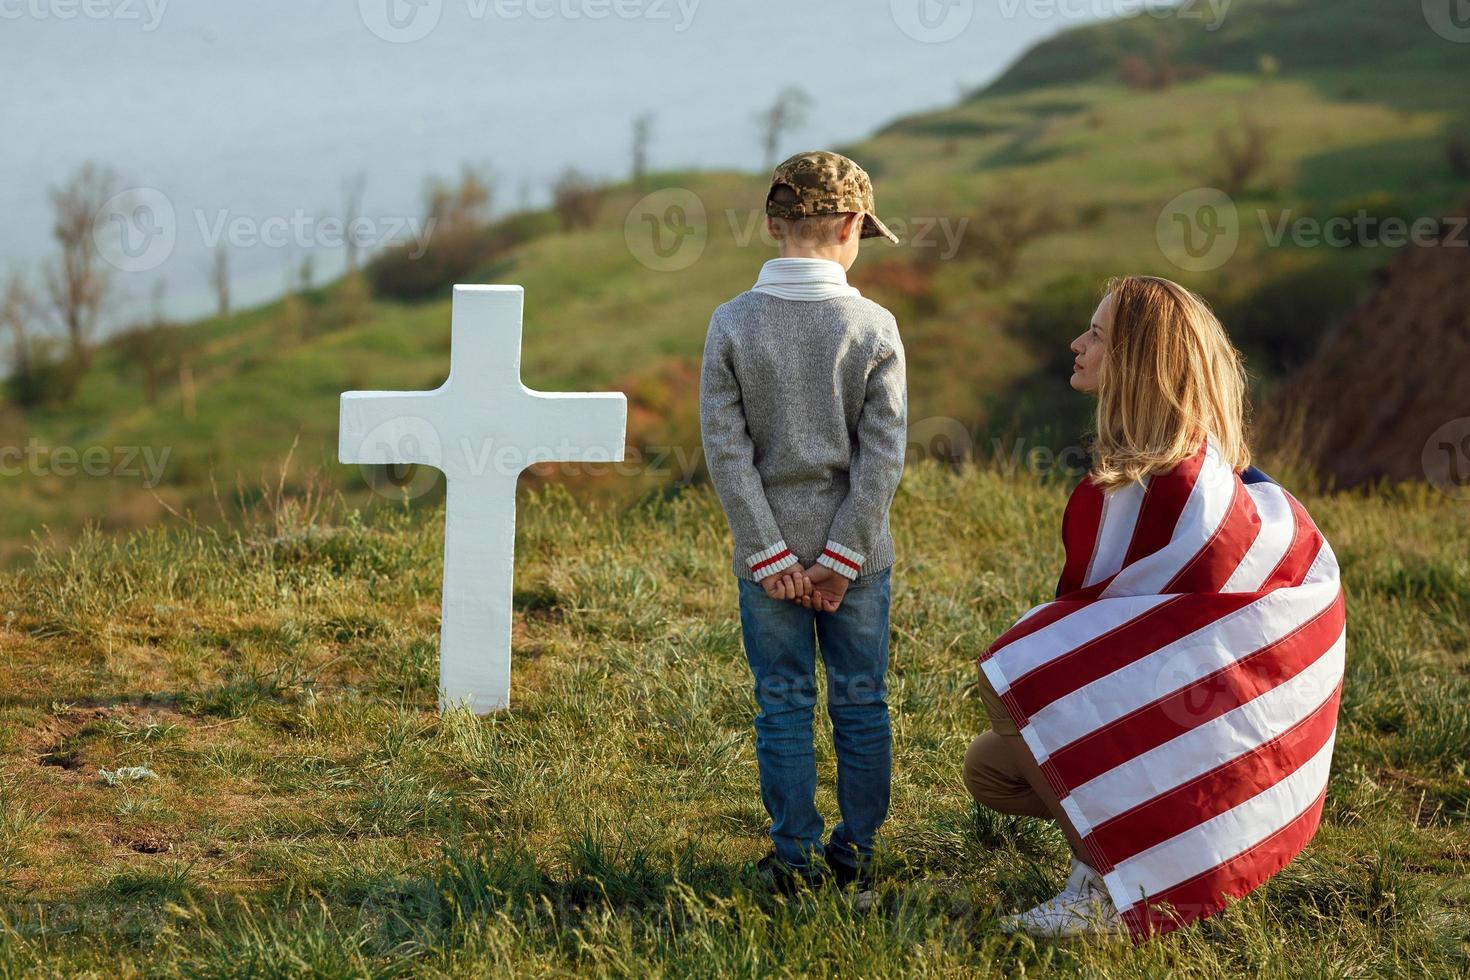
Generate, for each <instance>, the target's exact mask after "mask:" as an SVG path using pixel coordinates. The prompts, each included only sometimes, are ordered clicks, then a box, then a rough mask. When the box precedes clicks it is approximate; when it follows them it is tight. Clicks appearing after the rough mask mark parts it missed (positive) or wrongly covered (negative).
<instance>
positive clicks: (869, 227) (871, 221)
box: [862, 214, 899, 245]
mask: <svg viewBox="0 0 1470 980" xmlns="http://www.w3.org/2000/svg"><path fill="white" fill-rule="evenodd" d="M862 237H863V238H886V239H888V240H889V241H890V242H892V243H893V244H895V245H897V244H898V243H899V242H898V236H897V235H895V234H894V233H893V232H891V231H889V230H888V226H887V225H885V224H884V223H883V222H881V221H879V220H878V216H877V215H875V214H865V215H863V234H862Z"/></svg>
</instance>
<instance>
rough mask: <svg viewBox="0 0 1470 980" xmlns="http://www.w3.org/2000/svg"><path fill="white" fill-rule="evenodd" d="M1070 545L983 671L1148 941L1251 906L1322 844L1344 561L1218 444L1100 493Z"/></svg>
mask: <svg viewBox="0 0 1470 980" xmlns="http://www.w3.org/2000/svg"><path fill="white" fill-rule="evenodd" d="M1250 472H1254V471H1250ZM1062 538H1063V544H1064V546H1065V550H1066V566H1065V568H1064V570H1063V572H1062V576H1061V581H1060V583H1059V584H1058V586H1057V598H1056V599H1055V600H1053V601H1051V602H1047V603H1044V604H1042V605H1040V606H1037V607H1036V608H1034V609H1032V610H1031V611H1030V612H1028V613H1027V614H1026V615H1025V616H1023V617H1022V618H1021V619H1020V621H1019V622H1017V623H1016V625H1015V626H1013V627H1011V629H1010V630H1008V631H1007V632H1006V633H1005V634H1004V635H1002V636H1001V637H1000V639H998V640H996V642H995V643H994V644H993V645H992V646H991V647H990V649H989V650H987V651H986V652H985V654H984V655H983V656H982V657H981V658H980V664H981V668H982V669H983V670H984V671H985V673H986V675H987V677H989V679H990V681H991V683H992V684H994V685H995V689H996V692H997V693H998V694H1000V696H1001V699H1002V700H1003V701H1004V702H1005V705H1006V708H1007V710H1008V711H1009V713H1010V715H1011V717H1012V718H1013V719H1014V720H1015V722H1016V724H1017V726H1018V727H1019V728H1020V732H1021V735H1022V736H1023V737H1024V738H1025V739H1026V744H1027V745H1028V746H1030V748H1031V750H1032V752H1034V753H1035V755H1036V759H1037V761H1038V763H1039V764H1040V766H1041V769H1042V771H1043V772H1045V774H1046V777H1047V779H1048V780H1049V781H1050V783H1051V786H1052V789H1054V790H1055V791H1056V794H1057V796H1058V798H1060V799H1061V801H1062V805H1063V807H1064V808H1065V809H1066V812H1067V815H1068V816H1069V817H1070V818H1071V820H1072V823H1073V824H1074V825H1075V826H1076V828H1077V831H1078V833H1079V834H1080V835H1081V836H1082V837H1083V840H1084V843H1085V844H1086V846H1087V850H1088V852H1089V855H1090V860H1091V863H1092V864H1093V866H1094V867H1095V868H1097V870H1098V871H1099V872H1100V873H1101V874H1102V875H1103V877H1104V880H1105V881H1106V882H1107V887H1108V891H1109V894H1110V895H1111V897H1112V899H1113V903H1114V904H1115V905H1116V906H1117V908H1118V911H1119V912H1120V913H1121V914H1122V917H1123V921H1124V922H1125V923H1126V925H1127V927H1128V929H1129V931H1130V932H1131V933H1132V934H1133V936H1134V938H1135V939H1142V938H1144V937H1147V936H1149V935H1157V934H1160V933H1164V932H1167V931H1169V930H1171V929H1174V928H1177V927H1178V926H1180V925H1183V924H1185V923H1188V922H1191V921H1193V920H1195V919H1199V918H1203V917H1205V916H1208V915H1212V914H1214V913H1215V912H1217V911H1219V910H1220V909H1222V908H1223V907H1224V906H1225V905H1226V904H1227V903H1228V902H1229V901H1230V900H1232V899H1235V898H1239V897H1240V896H1243V895H1245V894H1246V893H1248V892H1250V891H1251V890H1253V889H1254V888H1256V887H1257V886H1258V885H1260V884H1261V883H1262V882H1264V881H1265V880H1266V879H1267V878H1269V877H1271V875H1273V874H1275V873H1276V872H1277V871H1279V870H1280V869H1281V868H1282V867H1284V866H1285V865H1286V864H1287V863H1288V862H1289V861H1291V859H1292V858H1293V857H1295V856H1296V855H1297V853H1298V852H1300V851H1301V849H1302V848H1303V847H1305V846H1306V844H1307V842H1308V841H1309V840H1311V838H1312V835H1313V833H1315V832H1316V829H1317V823H1318V820H1319V819H1320V818H1321V814H1322V803H1323V799H1324V797H1325V795H1326V791H1327V773H1328V768H1329V766H1330V764H1331V761H1332V745H1333V739H1334V737H1335V735H1336V732H1337V708H1338V700H1339V697H1340V695H1341V692H1342V678H1343V655H1344V650H1345V643H1344V640H1345V633H1344V611H1343V594H1342V585H1341V582H1340V580H1339V578H1338V566H1337V559H1336V557H1335V556H1334V555H1333V553H1332V548H1331V547H1330V546H1329V545H1328V543H1327V541H1326V539H1325V538H1324V537H1323V536H1322V533H1321V532H1320V531H1318V529H1317V527H1316V525H1315V524H1313V523H1312V519H1311V518H1310V517H1309V516H1308V515H1307V512H1306V510H1305V509H1303V507H1302V505H1301V504H1300V503H1298V502H1297V500H1296V499H1295V498H1294V497H1292V495H1291V494H1289V493H1287V492H1286V491H1285V490H1283V489H1282V488H1281V487H1280V486H1278V485H1276V484H1275V483H1273V482H1271V481H1269V480H1266V479H1264V478H1263V479H1260V480H1258V481H1253V482H1252V481H1248V480H1246V479H1242V478H1241V476H1240V475H1238V474H1236V473H1234V472H1232V471H1231V469H1230V468H1229V467H1228V466H1227V465H1226V464H1225V463H1224V462H1223V461H1221V459H1220V458H1219V456H1218V454H1217V452H1216V450H1215V447H1214V445H1213V443H1211V442H1208V441H1207V442H1206V443H1205V445H1204V446H1203V447H1202V448H1201V450H1200V452H1199V453H1198V454H1197V455H1196V456H1195V457H1194V458H1193V459H1190V460H1188V461H1186V462H1184V463H1181V464H1179V465H1178V466H1177V467H1175V468H1174V469H1173V470H1171V471H1169V472H1168V473H1164V474H1160V475H1157V476H1154V477H1151V478H1150V479H1149V480H1148V481H1147V482H1146V483H1145V484H1131V485H1129V486H1127V487H1123V488H1120V489H1117V490H1114V491H1112V492H1108V493H1105V492H1103V491H1102V490H1100V489H1099V488H1098V487H1097V486H1095V485H1094V484H1093V483H1092V482H1091V481H1088V480H1084V481H1083V482H1082V484H1081V485H1080V486H1078V488H1077V489H1076V491H1075V492H1074V493H1073V494H1072V497H1071V500H1070V501H1069V502H1068V504H1067V510H1066V514H1065V516H1064V518H1063V522H1062Z"/></svg>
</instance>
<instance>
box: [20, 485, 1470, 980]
mask: <svg viewBox="0 0 1470 980" xmlns="http://www.w3.org/2000/svg"><path fill="white" fill-rule="evenodd" d="M1064 498H1065V488H1064V487H1062V486H1060V485H1057V484H1043V483H1038V482H1037V481H1035V480H1034V479H1031V478H1026V477H1022V478H1006V477H1004V476H1002V475H1000V474H998V473H997V472H993V471H986V470H980V469H966V470H964V471H963V472H961V473H959V474H958V475H955V474H951V473H949V472H948V471H944V470H940V469H939V468H937V467H934V466H923V467H916V468H915V469H914V470H913V471H912V472H911V473H910V474H909V476H908V478H907V479H906V481H905V483H904V486H903V489H902V490H901V492H900V496H899V499H898V502H897V506H896V509H895V534H896V537H897V541H898V545H899V550H900V553H901V554H902V556H903V557H902V559H901V564H900V565H899V566H898V568H897V569H896V573H895V589H894V596H895V600H894V618H893V654H892V664H893V669H892V674H891V678H890V683H891V688H890V690H891V697H890V703H891V705H892V708H893V711H894V717H895V725H894V730H895V786H894V796H893V811H892V818H891V821H890V823H889V825H888V827H887V830H886V833H887V838H886V845H885V846H886V853H885V859H884V866H883V867H884V877H883V881H882V884H881V885H880V890H879V893H880V897H879V902H878V903H877V905H876V906H875V907H873V908H871V909H867V910H862V909H859V908H856V907H854V905H853V904H852V902H851V900H850V899H843V898H841V897H836V896H830V895H829V896H825V897H823V898H821V899H820V900H818V901H815V902H810V903H798V904H793V905H773V904H771V903H769V902H767V901H763V900H762V899H760V898H759V897H757V896H756V895H755V894H753V893H752V892H751V891H750V890H749V889H748V888H747V887H746V886H745V884H743V881H744V879H743V877H742V876H743V875H744V873H745V872H744V871H743V867H744V865H745V864H746V862H749V861H751V860H753V859H755V858H757V857H759V856H760V854H761V853H763V850H764V847H765V843H764V837H763V835H764V832H765V825H766V816H765V814H764V812H763V810H762V807H761V803H760V797H759V792H758V786H757V778H756V769H755V761H754V753H753V745H752V738H753V736H752V734H751V731H750V720H751V717H752V715H753V712H754V703H753V700H752V697H751V693H750V682H749V677H748V672H747V670H746V667H745V664H744V659H743V656H742V652H741V642H740V631H739V625H738V621H737V619H736V612H735V589H734V582H733V580H732V579H731V577H730V575H729V572H728V568H727V561H728V558H727V552H726V543H725V534H724V528H723V524H722V522H721V519H720V515H719V510H718V506H717V503H716V502H715V500H714V499H713V497H712V495H711V494H709V493H708V492H707V491H705V490H702V489H698V488H696V489H691V490H689V491H687V492H684V493H680V494H676V495H674V496H672V497H670V498H668V499H664V500H661V501H656V502H650V503H647V504H644V505H641V506H639V507H637V508H634V509H633V510H631V511H626V510H621V509H619V510H608V509H604V508H602V507H599V506H595V505H589V504H587V503H585V502H578V501H576V500H575V499H574V498H573V497H571V496H570V495H569V494H568V493H566V492H565V491H563V490H561V489H554V490H553V491H551V492H549V493H546V494H542V495H537V496H535V497H534V499H532V500H531V501H529V503H528V505H527V507H526V509H525V510H524V511H523V513H522V523H521V528H520V540H519V554H520V570H519V574H520V578H519V581H518V583H517V597H516V620H515V636H516V654H515V657H516V659H515V664H514V690H513V696H512V700H513V707H512V709H511V710H510V711H509V712H507V713H502V714H500V715H497V716H493V717H488V718H485V719H480V720H476V719H475V718H473V717H468V716H466V715H463V714H449V715H447V716H445V717H440V716H439V715H438V713H437V712H436V711H435V694H434V691H435V683H436V676H437V675H436V662H435V648H436V639H437V636H436V634H437V600H438V588H439V576H438V571H437V569H438V556H439V552H440V547H441V536H440V523H439V515H437V514H434V513H426V514H423V515H421V518H422V519H416V518H412V517H406V516H405V515H404V514H403V513H402V511H401V510H398V509H396V508H392V507H386V506H385V507H381V508H378V509H375V510H373V511H371V512H367V513H359V512H356V511H347V512H343V511H340V510H334V509H327V510H323V511H319V512H317V513H307V512H303V511H301V510H299V509H295V508H293V507H291V506H287V507H286V508H285V509H283V510H279V511H276V512H270V511H268V510H264V509H262V510H259V511H256V512H255V513H254V518H255V520H254V522H253V523H252V524H251V525H250V527H249V528H247V529H246V530H245V531H244V532H243V533H241V534H239V535H234V534H221V533H217V532H215V531H212V530H207V529H199V530H189V529H182V530H174V531H169V532H165V531H161V530H152V531H147V532H143V533H139V534H133V535H128V536H122V537H104V536H98V535H90V536H87V537H86V538H84V539H83V540H82V541H80V542H79V543H78V544H76V545H75V546H74V547H71V548H66V549H58V550H45V551H43V552H42V553H41V554H39V555H38V556H37V558H36V560H35V562H34V567H33V569H32V570H31V571H29V572H28V573H25V574H20V573H12V574H9V575H7V576H5V577H3V578H0V594H3V595H5V596H7V597H8V598H7V599H6V602H5V605H4V606H3V607H0V608H3V612H0V649H3V650H4V657H3V658H0V685H3V689H4V691H5V692H6V693H5V695H4V698H3V699H0V799H3V808H0V813H3V817H0V888H3V895H4V901H3V902H0V970H3V972H5V973H6V974H7V975H9V974H11V973H22V972H26V973H29V972H32V971H38V972H44V973H47V974H62V973H66V974H73V973H79V972H83V971H86V972H88V973H90V974H91V975H98V976H101V975H107V976H134V975H143V974H145V973H146V974H147V975H150V976H152V975H191V976H224V975H239V974H240V973H241V972H254V973H257V974H270V975H284V974H291V975H320V976H328V975H330V976H338V975H346V974H353V975H368V974H375V975H379V974H380V975H401V974H404V973H407V972H409V971H414V972H418V973H424V974H428V975H444V976H451V975H453V976H464V975H469V974H484V973H493V974H497V975H504V974H506V973H508V972H514V973H516V974H517V975H553V974H555V975H565V974H566V973H568V972H575V973H577V974H578V975H608V976H626V975H639V976H690V975H696V976H713V975H721V976H724V975H736V976H766V975H793V974H797V973H814V974H818V975H844V976H853V975H862V976H892V975H929V976H935V975H943V976H956V975H962V974H963V975H969V974H971V973H973V972H974V971H987V972H1000V973H1004V974H1006V975H1017V974H1019V973H1021V972H1026V973H1031V972H1037V973H1040V972H1043V971H1046V972H1052V971H1056V972H1060V973H1063V974H1066V975H1078V976H1084V975H1085V976H1110V977H1121V976H1157V975H1159V974H1161V973H1162V972H1164V971H1181V972H1182V973H1184V974H1186V975H1190V976H1199V977H1231V978H1234V977H1239V976H1246V975H1251V976H1256V975H1258V976H1268V977H1288V976H1304V975H1312V976H1318V975H1346V974H1352V975H1400V976H1421V975H1428V976H1449V975H1463V973H1464V971H1465V970H1466V969H1467V968H1470V918H1467V917H1466V915H1465V908H1466V903H1467V902H1470V886H1467V884H1466V882H1467V880H1470V878H1467V877H1466V873H1467V864H1470V825H1467V823H1466V820H1467V812H1470V781H1467V776H1466V773H1467V762H1470V758H1467V746H1470V711H1467V709H1466V704H1467V702H1470V674H1467V673H1466V658H1465V650H1466V646H1467V643H1470V633H1467V627H1466V624H1467V623H1470V559H1467V555H1470V531H1467V529H1466V526H1465V523H1464V521H1463V512H1462V510H1461V508H1460V507H1459V506H1458V505H1456V504H1454V503H1453V502H1451V501H1449V500H1447V499H1446V498H1444V497H1441V496H1438V495H1436V494H1433V493H1432V492H1430V491H1428V490H1427V489H1424V490H1421V489H1405V490H1402V491H1400V492H1395V493H1386V494H1383V495H1379V496H1348V495H1337V496H1333V497H1326V498H1323V497H1315V496H1310V495H1308V496H1306V498H1305V502H1306V504H1307V506H1308V507H1309V509H1310V510H1311V511H1312V512H1313V514H1314V515H1315V516H1316V517H1317V519H1318V521H1319V523H1320V524H1321V525H1322V526H1323V528H1324V530H1325V531H1326V533H1327V535H1328V537H1329V538H1330V539H1331V540H1332V542H1333V544H1334V546H1335V548H1336V550H1337V553H1338V555H1339V557H1340V558H1341V561H1342V566H1343V578H1344V582H1345V583H1346V585H1347V589H1348V630H1349V634H1348V667H1347V680H1346V687H1345V691H1344V695H1343V708H1342V716H1341V725H1340V731H1339V737H1338V743H1337V748H1336V755H1335V760H1334V776H1333V779H1332V782H1331V785H1330V789H1329V795H1328V802H1327V806H1326V811H1325V813H1326V816H1325V822H1324V825H1323V827H1322V829H1321V830H1320V832H1319V833H1318V835H1317V838H1316V839H1315V841H1314V842H1313V844H1312V845H1311V847H1310V848H1309V849H1308V851H1307V852H1306V853H1305V854H1304V855H1303V856H1302V857H1301V858H1299V859H1298V860H1297V861H1296V862H1294V863H1293V864H1292V865H1291V866H1290V867H1288V868H1287V869H1286V870H1285V871H1284V872H1283V873H1281V874H1280V875H1279V876H1277V877H1276V878H1275V879H1274V880H1273V881H1272V882H1271V883H1270V884H1269V885H1268V886H1267V887H1266V888H1264V889H1262V890H1261V891H1259V892H1257V893H1256V894H1255V895H1253V896H1251V897H1250V898H1249V899H1247V900H1246V901H1244V902H1242V903H1240V904H1239V905H1237V906H1236V907H1234V908H1232V909H1231V910H1230V911H1228V912H1227V913H1226V914H1224V915H1222V916H1220V917H1218V918H1216V919H1214V920H1211V921H1210V922H1208V923H1206V924H1204V925H1203V926H1202V927H1201V928H1197V929H1191V930H1186V931H1184V932H1183V933H1182V934H1176V935H1175V936H1173V937H1170V938H1168V939H1166V940H1164V941H1160V942H1157V943H1153V944H1151V945H1149V946H1146V947H1144V948H1142V949H1137V950H1135V949H1131V948H1128V947H1126V946H1125V945H1123V944H1121V943H1114V944H1102V945H1098V946H1051V945H1048V944H1035V943H1033V942H1032V941H1030V940H1028V939H1024V938H1018V939H1010V938H1007V937H1004V936H1002V935H1001V934H1000V933H999V932H998V930H997V928H996V915H997V914H998V913H1000V912H1006V911H1010V910H1013V909H1016V908H1018V907H1024V906H1027V905H1029V904H1031V903H1032V902H1034V901H1037V900H1039V899H1041V898H1043V897H1046V896H1048V895H1050V894H1051V893H1052V891H1053V890H1054V889H1055V888H1056V887H1057V886H1058V885H1059V883H1060V881H1061V879H1062V877H1063V875H1064V874H1065V844H1064V842H1063V840H1062V839H1061V837H1060V836H1059V835H1058V834H1057V833H1056V832H1055V831H1054V830H1052V829H1051V828H1049V827H1048V826H1045V825H1043V824H1041V823H1039V822H1036V821H1031V820H1027V819H997V818H994V817H992V816H989V815H986V814H982V813H979V812H978V811H977V810H976V808H975V807H974V806H973V805H972V804H971V803H970V801H969V799H968V797H967V796H966V794H965V791H964V790H963V788H962V787H961V785H960V781H959V771H960V763H961V757H962V755H963V752H964V749H965V746H966V745H967V744H968V741H969V739H970V738H971V737H973V736H974V735H975V734H976V733H977V732H978V731H979V730H981V728H982V726H983V725H984V722H983V720H982V719H983V712H982V710H981V707H980V705H979V704H978V702H976V701H974V700H971V699H969V698H967V696H966V691H967V687H968V685H969V684H970V682H971V681H972V680H973V679H974V670H975V668H974V658H975V656H976V655H977V654H978V652H979V650H980V649H981V648H982V647H983V646H984V645H985V644H986V643H987V642H989V640H990V639H991V638H992V637H993V636H994V635H996V633H998V632H999V631H1000V630H1001V629H1003V628H1004V627H1005V625H1007V624H1008V623H1009V622H1010V621H1011V620H1012V619H1013V618H1014V617H1015V616H1017V615H1018V614H1020V613H1021V612H1022V611H1024V610H1025V609H1026V608H1027V607H1028V606H1029V605H1031V604H1032V603H1033V602H1035V601H1037V600H1039V599H1041V598H1043V597H1044V596H1045V594H1046V591H1047V589H1048V587H1049V584H1050V583H1051V582H1052V581H1053V580H1054V577H1055V575H1054V573H1055V567H1056V564H1057V563H1058V562H1059V561H1060V548H1059V543H1058V521H1059V517H1060V510H1061V505H1062V503H1063V500H1064ZM632 542H636V543H637V545H636V547H630V544H631V543H632ZM819 710H820V709H819ZM817 731H818V760H819V768H820V772H821V774H822V787H823V788H822V790H821V794H820V803H821V806H822V808H823V810H824V812H826V813H827V814H828V816H829V818H831V817H832V816H833V814H834V812H835V810H834V804H833V796H832V785H833V784H832V780H833V756H832V748H831V741H830V731H829V729H828V726H827V724H826V721H825V719H824V718H821V717H820V716H819V723H818V726H817ZM123 766H145V767H148V768H149V769H150V770H151V771H153V772H154V773H156V778H153V779H143V780H141V781H136V782H124V783H120V784H118V785H115V786H110V785H107V784H106V783H105V781H104V780H103V779H102V778H100V777H99V769H101V768H106V769H107V770H109V771H115V770H117V769H118V768H119V767H123Z"/></svg>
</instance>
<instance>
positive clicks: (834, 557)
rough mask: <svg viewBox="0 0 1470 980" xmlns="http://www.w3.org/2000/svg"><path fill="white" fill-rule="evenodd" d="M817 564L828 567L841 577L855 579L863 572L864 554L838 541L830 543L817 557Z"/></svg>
mask: <svg viewBox="0 0 1470 980" xmlns="http://www.w3.org/2000/svg"><path fill="white" fill-rule="evenodd" d="M817 564H819V565H826V566H827V567H828V568H830V569H832V570H833V571H834V572H836V573H837V574H839V575H842V576H845V577H847V578H851V579H855V578H857V577H858V573H859V572H861V571H862V570H863V554H862V552H860V551H853V550H852V549H851V548H848V547H846V546H845V545H841V544H838V543H837V542H836V541H828V542H827V545H826V547H824V548H823V549H822V553H821V555H819V556H818V557H817Z"/></svg>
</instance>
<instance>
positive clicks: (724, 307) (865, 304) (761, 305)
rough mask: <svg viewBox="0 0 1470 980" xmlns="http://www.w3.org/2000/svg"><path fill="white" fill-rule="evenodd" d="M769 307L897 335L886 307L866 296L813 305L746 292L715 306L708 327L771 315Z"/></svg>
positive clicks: (890, 314) (894, 321) (755, 292)
mask: <svg viewBox="0 0 1470 980" xmlns="http://www.w3.org/2000/svg"><path fill="white" fill-rule="evenodd" d="M772 304H778V305H777V306H776V309H780V308H781V306H788V305H789V306H790V307H792V308H793V310H794V311H800V312H802V313H807V312H822V313H826V314H828V315H833V316H836V317H838V318H840V319H842V320H843V321H846V322H848V323H850V324H851V325H852V326H853V328H854V329H859V330H863V329H866V330H869V331H873V332H875V333H877V334H879V335H892V336H893V337H894V338H896V337H897V336H898V319H897V318H896V317H894V315H893V313H892V312H890V311H889V309H888V308H887V307H886V306H884V305H883V304H881V303H876V302H874V301H873V300H870V299H868V298H867V297H866V296H839V297H835V298H833V299H824V300H817V301H816V302H800V301H796V300H785V299H778V298H776V297H774V296H770V295H768V294H766V293H761V292H757V291H756V290H754V289H747V290H746V291H745V292H743V293H741V294H740V295H738V296H734V297H732V298H730V299H728V300H726V301H725V302H723V303H721V304H720V305H719V306H717V307H715V312H714V315H713V316H712V317H711V325H714V324H716V323H721V322H725V323H728V322H738V321H739V320H741V319H744V318H748V317H766V316H770V315H771V314H772V311H773V309H772ZM788 312H791V311H788Z"/></svg>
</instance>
